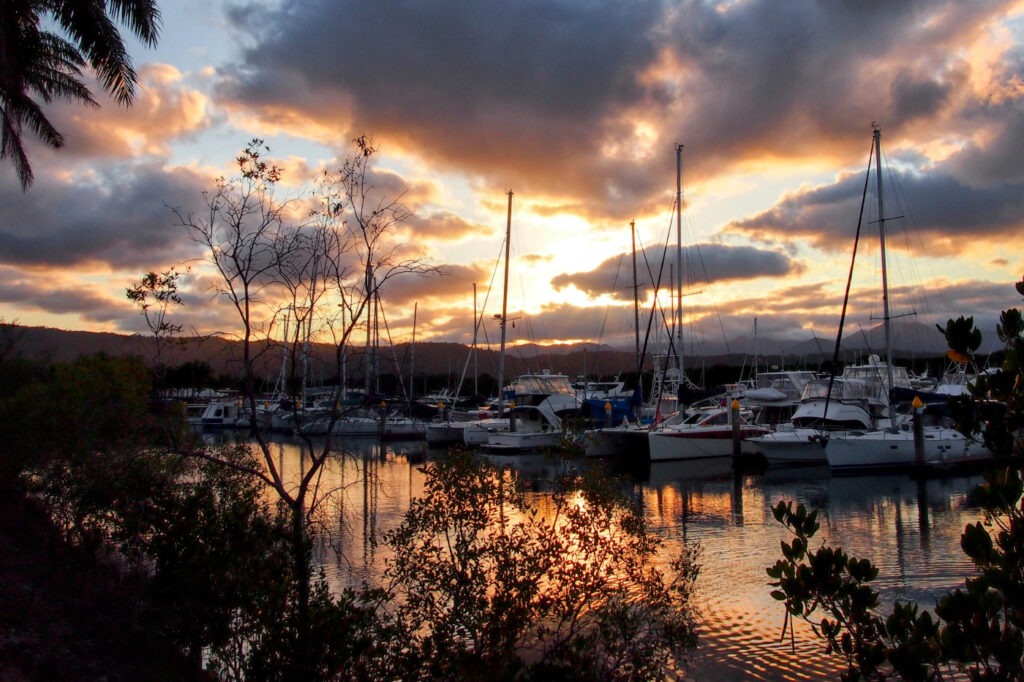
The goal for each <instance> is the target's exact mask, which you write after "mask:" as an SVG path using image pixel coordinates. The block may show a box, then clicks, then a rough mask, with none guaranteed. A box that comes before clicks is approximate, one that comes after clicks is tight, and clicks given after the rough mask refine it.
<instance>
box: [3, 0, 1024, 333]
mask: <svg viewBox="0 0 1024 682" xmlns="http://www.w3.org/2000/svg"><path fill="white" fill-rule="evenodd" d="M160 8H161V11H162V14H163V30H162V33H161V37H160V42H159V45H158V46H157V47H156V48H155V49H145V48H143V47H141V46H137V45H136V44H135V43H132V45H133V49H132V54H133V58H134V60H135V66H136V69H137V70H138V71H139V74H140V80H141V87H140V90H139V95H138V99H137V102H136V104H135V106H134V107H132V108H130V109H125V108H121V107H118V106H117V105H116V104H114V103H113V102H112V101H110V100H109V99H107V98H105V97H103V96H102V95H101V93H99V92H98V91H97V90H96V89H95V88H94V93H96V94H97V96H98V99H100V101H101V104H102V107H101V108H100V109H87V108H83V107H80V106H72V105H68V104H63V103H57V104H52V105H49V106H47V107H46V109H45V110H46V112H47V114H48V115H49V116H50V119H51V120H52V121H53V122H54V123H55V124H56V127H57V128H58V129H59V130H60V131H61V132H63V133H64V135H65V138H66V146H65V147H64V148H63V149H60V150H56V151H54V150H49V149H46V148H44V147H43V146H42V145H41V144H39V143H38V141H36V140H35V139H34V138H32V136H31V133H30V132H28V131H26V140H27V141H28V143H29V145H28V146H29V155H30V160H31V162H32V165H33V170H34V172H35V176H36V180H35V184H34V185H33V186H32V187H31V188H30V189H29V190H28V191H27V192H22V191H21V188H20V187H19V185H18V182H17V179H16V177H15V174H14V171H13V168H12V166H11V164H10V163H9V162H7V161H5V162H4V163H3V164H2V165H0V193H2V197H0V316H2V318H3V320H4V321H7V322H18V323H20V324H25V325H44V326H50V327H58V328H63V329H76V330H93V331H115V332H121V333H133V332H139V331H143V330H145V325H144V322H143V320H142V319H141V316H140V315H139V313H138V311H137V309H136V308H134V307H133V306H132V305H131V304H130V303H129V302H128V301H127V300H126V298H125V287H127V286H129V285H130V284H131V283H132V281H133V280H137V279H138V278H139V277H140V276H141V275H142V274H143V273H145V272H147V271H150V270H156V271H162V270H166V269H167V268H170V267H172V266H173V267H178V268H179V269H184V268H185V267H190V268H191V269H190V271H189V274H188V276H187V277H186V279H185V281H184V285H185V287H186V292H185V293H186V296H185V305H184V306H183V307H181V308H180V309H179V310H177V311H175V313H174V314H175V318H176V320H177V321H178V322H180V323H182V324H183V325H184V326H185V327H186V328H188V329H195V330H197V331H200V332H213V331H226V332H232V331H237V329H238V325H237V321H236V320H235V319H234V318H233V317H232V314H231V312H230V311H229V310H228V309H227V308H226V307H225V306H224V305H223V302H221V301H218V300H217V299H215V298H214V297H213V294H212V291H211V289H210V288H209V282H210V280H209V277H210V275H209V273H208V272H207V271H206V270H205V269H204V268H203V266H202V264H201V263H200V262H199V261H197V260H196V259H197V258H200V257H201V255H202V254H201V253H200V252H199V251H198V250H197V248H196V245H195V244H194V243H192V242H191V241H190V240H189V239H188V238H187V236H186V235H185V234H184V233H183V232H182V230H181V229H179V228H175V227H174V219H173V215H172V212H171V208H170V207H175V208H178V209H180V210H185V211H187V210H199V209H200V207H201V206H202V192H203V191H204V190H209V189H212V188H213V179H214V178H215V177H217V176H221V175H230V174H231V172H232V160H233V158H234V156H235V155H236V154H237V153H238V152H239V150H241V149H242V148H243V147H244V146H245V144H246V142H247V141H248V140H250V139H251V138H254V137H259V138H262V139H263V140H264V141H265V142H266V144H267V145H268V146H269V147H270V150H271V152H270V155H271V156H272V157H273V158H274V159H277V160H280V162H281V164H282V165H283V167H284V169H285V176H284V179H283V183H282V186H281V188H280V190H281V191H282V192H283V193H284V194H289V193H291V194H296V193H299V192H301V191H302V190H303V189H304V188H307V187H308V186H309V180H310V179H311V178H312V177H313V175H314V173H315V172H316V170H317V169H321V168H337V167H338V166H339V165H340V162H341V160H342V159H343V158H344V157H345V156H347V155H349V154H351V153H352V151H353V146H352V140H353V138H355V137H357V136H360V135H364V134H365V135H368V136H372V138H373V139H374V141H375V142H376V143H377V144H378V145H379V147H380V151H381V154H380V157H379V159H378V164H377V170H378V171H381V172H387V173H388V174H389V176H388V177H389V181H390V182H391V183H392V186H394V187H396V188H398V187H404V188H405V194H404V195H403V197H402V200H403V202H404V203H405V205H406V206H407V208H409V209H410V210H411V211H412V212H413V214H414V217H413V219H411V220H410V221H408V222H407V223H406V224H405V225H404V226H403V230H404V231H403V235H402V238H403V240H404V241H405V242H407V243H408V246H409V248H413V247H415V248H416V249H421V250H422V255H423V256H424V257H426V258H429V259H430V261H431V262H432V263H434V264H436V265H438V266H441V267H442V270H443V272H444V274H443V275H441V276H438V277H431V278H421V277H407V278H403V279H396V280H392V281H391V282H389V283H388V285H387V287H386V289H385V291H384V293H383V296H384V305H385V315H386V317H387V320H388V324H389V327H390V330H391V335H392V337H393V338H394V340H395V341H405V340H408V338H409V336H410V334H411V331H412V319H413V306H414V304H416V305H417V306H418V311H417V318H416V319H417V327H416V338H417V340H443V341H460V342H468V341H469V340H470V338H471V333H472V330H471V326H472V319H473V318H472V316H473V305H474V303H473V284H474V283H476V284H477V288H478V306H480V307H484V304H485V301H486V307H485V309H484V314H485V315H486V316H487V317H490V316H492V315H493V314H495V313H497V312H500V300H501V271H500V267H498V268H497V269H496V265H497V263H498V261H499V257H500V254H501V249H502V242H503V239H504V232H505V221H506V201H507V195H506V193H507V192H508V191H509V190H511V191H512V192H513V193H514V200H513V218H512V231H513V236H512V240H511V242H512V243H511V254H512V265H511V275H510V279H511V281H510V286H509V316H510V317H516V318H518V321H517V323H516V329H515V330H510V333H511V335H512V340H513V341H516V342H522V341H533V342H537V343H554V342H557V341H581V340H587V341H594V342H600V343H607V344H613V345H631V343H632V333H633V331H632V324H633V322H632V320H633V303H632V289H631V286H632V269H631V268H632V266H631V261H630V255H629V254H630V227H629V226H630V222H631V221H635V224H636V232H637V238H638V247H645V248H646V249H647V254H648V255H647V258H648V260H649V261H651V262H652V263H657V262H658V259H659V258H660V255H659V254H660V252H661V251H662V249H663V248H664V246H665V243H666V238H667V237H668V236H669V234H670V229H672V228H671V221H672V219H673V200H674V195H675V181H676V175H675V172H676V171H675V168H676V166H675V145H676V143H680V144H682V145H683V147H684V150H683V168H684V172H683V189H684V199H685V213H684V218H683V241H684V244H685V246H686V247H687V256H686V263H687V266H686V268H685V269H686V270H687V272H688V275H687V279H688V283H687V295H686V296H685V298H684V307H685V308H686V310H687V315H688V319H689V320H690V321H691V322H692V326H693V328H694V329H699V330H701V332H700V333H701V334H705V335H707V336H709V337H711V336H723V335H724V336H725V337H727V338H728V337H732V338H737V337H740V336H751V335H752V333H753V326H754V320H755V318H756V319H757V325H758V333H759V334H760V335H762V337H763V338H765V339H766V340H767V339H777V340H781V339H786V340H795V341H800V340H804V339H808V338H811V336H812V335H815V336H819V337H829V336H831V335H833V334H834V332H835V327H836V323H837V321H838V317H839V311H840V304H841V302H842V297H843V288H844V286H845V283H846V275H847V270H848V268H849V266H850V256H851V249H852V245H853V237H854V232H855V229H856V226H857V214H858V207H859V205H860V201H861V190H862V187H863V185H864V179H865V176H864V174H865V170H866V167H867V163H868V154H869V151H870V147H871V135H872V127H871V126H872V123H873V122H876V123H877V124H878V126H879V127H880V129H881V131H882V147H883V161H885V162H886V165H887V166H888V167H890V168H891V170H892V173H893V175H892V177H891V178H890V176H888V175H886V176H884V178H885V181H886V183H890V184H888V185H887V189H886V195H885V196H886V213H887V217H895V216H902V218H901V219H900V220H898V221H891V223H892V225H891V228H890V229H892V230H893V236H892V239H891V241H890V244H889V247H890V250H891V254H890V256H891V258H892V259H893V262H892V265H893V267H892V268H891V269H890V279H891V283H892V286H893V287H894V291H895V293H894V296H893V299H894V301H895V300H897V298H898V296H899V294H900V293H901V292H902V290H907V291H910V292H912V293H913V298H912V299H908V300H910V302H909V303H907V304H906V308H899V309H896V310H894V313H895V314H906V313H907V312H916V313H917V318H916V319H917V321H919V322H924V323H926V324H929V325H931V324H933V323H934V322H941V323H944V322H945V320H946V318H948V317H955V316H958V315H974V316H975V317H976V318H977V319H979V320H981V321H982V323H983V325H989V326H990V325H991V323H992V321H993V320H994V319H995V318H996V317H997V315H998V311H999V310H1001V309H1003V308H1006V307H1010V306H1014V305H1018V304H1019V297H1018V296H1017V294H1016V293H1015V292H1014V289H1013V286H1012V285H1013V283H1014V282H1016V281H1019V280H1020V279H1021V276H1022V274H1024V232H1022V230H1021V228H1022V225H1021V223H1022V220H1024V106H1022V103H1024V102H1022V100H1024V78H1022V76H1024V49H1022V48H1024V2H1010V1H997V0H976V1H973V2H961V1H953V0H942V1H932V2H876V1H874V0H870V1H865V0H856V1H842V2H827V3H826V2H808V1H802V0H793V1H791V2H782V3H780V2H769V1H767V0H764V1H759V0H750V1H744V0H735V1H728V0H726V1H722V2H696V1H694V2H688V1H685V0H684V1H678V2H672V1H660V2H656V1H650V0H634V1H631V2H618V1H615V2H612V1H607V0H592V1H587V2H582V1H578V0H577V1H573V0H526V1H524V2H514V3H486V2H466V1H462V2H440V3H424V2H419V1H415V2H410V1H408V0H382V1H380V2H372V3H367V2H350V1H348V0H301V1H299V0H281V1H279V2H271V1H269V0H268V1H265V2H263V1H250V2H247V1H246V0H238V1H237V2H222V1H221V0H203V1H202V2H199V1H197V0H177V1H174V2H171V1H165V2H161V3H160ZM872 201H873V199H872ZM875 219H876V218H874V217H870V216H869V217H868V218H867V219H866V220H868V221H874V220H875ZM864 229H865V230H867V231H868V232H870V235H872V236H871V237H870V238H869V237H867V236H865V250H864V251H863V252H862V253H861V254H860V255H858V270H865V271H866V272H865V273H864V274H863V275H858V279H857V283H856V285H857V290H856V291H855V293H854V295H853V300H854V304H855V310H856V311H855V312H852V313H851V316H856V317H855V319H853V320H852V321H851V324H853V325H860V326H862V327H864V328H867V327H870V326H873V325H875V324H878V318H879V317H880V316H881V308H880V305H881V304H880V294H879V293H878V290H877V288H876V284H877V281H878V273H877V268H873V260H872V259H877V253H876V251H877V249H875V246H876V245H875V242H876V241H877V236H876V235H877V231H876V229H877V228H876V226H875V224H874V223H872V224H870V225H865V228H864ZM867 241H870V242H871V244H870V245H869V244H868V243H867ZM669 245H670V246H671V247H672V248H673V249H674V245H675V236H674V230H673V233H672V236H671V240H670V243H669ZM869 246H870V249H869V248H868V247H869ZM871 249H875V251H872V250H871ZM873 270H875V271H873ZM667 277H668V275H667V273H666V275H665V278H666V280H667ZM649 281H650V280H649V278H648V277H647V276H646V274H643V275H642V276H641V283H642V284H643V283H649ZM489 287H491V293H490V296H488V288H489ZM644 293H645V295H649V294H650V289H649V288H645V289H644ZM648 306H649V303H646V304H645V309H647V308H648ZM487 334H488V336H489V338H490V339H491V340H492V341H493V340H494V339H496V337H497V327H496V326H495V325H494V324H491V325H489V326H488V329H487ZM992 341H993V339H992V338H988V339H987V341H986V347H988V346H989V344H990V342H992Z"/></svg>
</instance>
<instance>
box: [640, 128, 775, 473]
mask: <svg viewBox="0 0 1024 682" xmlns="http://www.w3.org/2000/svg"><path fill="white" fill-rule="evenodd" d="M682 151H683V146H682V145H679V144H677V145H676V275H675V278H676V290H675V296H676V306H675V310H674V313H673V314H674V317H675V321H674V322H673V325H672V326H673V331H674V332H675V335H676V340H677V342H678V343H679V347H677V348H676V359H677V362H678V371H679V373H678V377H679V383H678V387H679V388H678V395H679V398H680V401H679V410H678V411H677V414H676V416H675V417H673V418H671V419H667V420H665V421H664V422H661V423H659V424H655V425H652V427H651V429H650V430H649V431H648V433H647V447H648V457H649V459H650V461H652V462H655V461H665V460H685V459H700V458H705V457H718V456H729V455H731V454H732V453H733V449H734V448H733V438H734V434H737V435H738V436H739V438H740V439H742V442H741V451H742V452H743V453H744V454H751V455H753V454H756V449H755V448H754V447H753V446H752V445H750V444H749V442H748V441H747V440H746V439H748V438H752V437H754V436H759V435H761V434H764V433H767V432H768V431H769V429H768V427H766V426H760V425H755V424H752V423H750V421H749V419H748V416H749V415H750V412H749V410H747V411H746V414H740V411H739V410H733V409H731V407H730V406H729V405H717V403H716V406H715V407H713V408H711V409H708V410H700V411H696V412H694V413H693V414H690V415H687V412H686V407H687V405H686V404H684V403H686V402H689V401H685V400H684V397H688V398H691V399H692V398H697V397H707V395H706V394H704V395H700V394H703V393H704V391H701V390H700V389H697V388H696V387H695V386H693V385H692V384H690V383H689V381H688V379H687V377H686V372H685V370H684V368H683V352H682V326H683V260H682V253H683V238H682V204H683V192H682ZM734 419H738V420H740V421H739V423H738V424H735V426H736V427H738V428H736V429H734V428H733V427H734V423H733V420H734Z"/></svg>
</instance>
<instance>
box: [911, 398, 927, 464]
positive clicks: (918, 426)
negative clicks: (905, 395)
mask: <svg viewBox="0 0 1024 682" xmlns="http://www.w3.org/2000/svg"><path fill="white" fill-rule="evenodd" d="M911 405H912V406H913V408H914V463H915V464H917V466H919V467H922V466H924V403H923V402H921V398H920V397H918V396H916V395H915V396H914V402H912V403H911Z"/></svg>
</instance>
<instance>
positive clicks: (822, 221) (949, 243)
mask: <svg viewBox="0 0 1024 682" xmlns="http://www.w3.org/2000/svg"><path fill="white" fill-rule="evenodd" d="M955 162H956V163H959V160H955ZM904 168H906V166H904ZM883 173H884V176H883V182H884V183H888V185H889V189H888V190H883V191H885V195H884V196H885V201H886V207H887V208H886V214H887V216H888V217H889V218H894V217H896V216H899V217H900V218H901V220H902V221H903V222H904V223H905V225H906V227H907V228H908V229H912V230H913V231H914V233H915V234H916V235H917V238H918V239H919V240H920V241H921V242H923V243H927V244H931V245H932V246H933V247H934V250H933V251H932V253H933V254H934V255H947V254H949V253H958V252H959V250H961V249H962V248H963V246H964V245H965V243H967V242H966V241H965V240H971V239H998V238H1000V237H1002V236H1004V235H1010V234H1014V233H1017V232H1018V231H1019V230H1020V229H1021V227H1022V221H1024V184H1022V183H998V184H993V185H978V186H972V185H968V184H966V183H964V182H963V181H961V180H959V179H958V178H957V177H955V176H954V175H951V174H949V173H946V172H945V168H944V167H936V168H933V169H930V170H928V171H927V172H925V173H918V172H912V171H911V172H899V171H897V172H888V173H887V172H885V169H884V168H883ZM894 180H895V181H894ZM864 182H865V176H864V175H863V174H861V175H856V174H848V175H846V176H844V177H843V178H841V179H840V180H838V181H837V182H836V183H835V184H832V185H825V186H822V187H815V188H810V189H806V190H803V191H800V192H798V193H795V194H791V195H789V196H787V197H785V198H783V199H782V200H780V201H779V202H778V203H777V204H776V205H775V206H773V207H772V208H771V209H769V210H767V211H765V212H763V213H760V214H758V215H755V216H752V217H750V218H747V219H744V220H741V221H736V222H734V223H732V224H730V225H728V226H727V227H726V230H727V231H733V232H741V233H745V234H747V235H748V236H749V237H751V238H752V239H755V240H763V241H766V242H778V241H786V240H794V239H800V240H803V241H806V242H807V243H809V244H810V245H812V246H815V247H818V248H823V249H829V250H840V251H842V250H845V249H850V248H851V246H852V244H853V241H852V240H853V237H854V234H855V233H856V228H857V219H858V215H859V211H860V208H859V207H860V201H861V197H862V195H863V189H864ZM874 182H875V180H874V173H873V171H872V177H871V179H870V180H869V184H868V191H869V193H870V194H869V197H868V199H867V203H866V205H865V221H864V222H865V226H867V225H868V224H869V223H871V222H873V221H874V220H875V219H876V217H875V214H876V213H877V211H876V208H875V202H876V199H875V196H876V194H875V192H874ZM863 229H869V228H867V227H865V228H863Z"/></svg>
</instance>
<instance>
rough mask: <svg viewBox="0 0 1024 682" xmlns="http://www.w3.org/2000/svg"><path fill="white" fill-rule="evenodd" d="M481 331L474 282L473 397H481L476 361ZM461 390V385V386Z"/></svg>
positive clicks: (474, 284) (474, 283)
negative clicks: (478, 337) (478, 336)
mask: <svg viewBox="0 0 1024 682" xmlns="http://www.w3.org/2000/svg"><path fill="white" fill-rule="evenodd" d="M479 329H480V321H479V320H478V319H477V308H476V282H473V395H474V396H478V395H480V387H479V386H478V382H479V376H480V373H479V372H478V371H477V359H476V342H477V332H478V330H479ZM459 388H461V385H460V386H459Z"/></svg>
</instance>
